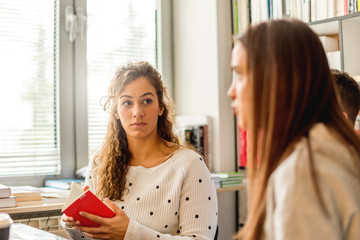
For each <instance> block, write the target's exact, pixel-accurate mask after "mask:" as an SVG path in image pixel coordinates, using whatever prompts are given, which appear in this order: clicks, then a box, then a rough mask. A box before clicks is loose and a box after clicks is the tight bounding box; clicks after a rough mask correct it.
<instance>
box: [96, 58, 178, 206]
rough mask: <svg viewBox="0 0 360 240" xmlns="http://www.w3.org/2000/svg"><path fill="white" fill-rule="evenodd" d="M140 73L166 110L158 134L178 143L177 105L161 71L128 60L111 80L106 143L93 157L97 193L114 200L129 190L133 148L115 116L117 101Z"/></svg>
mask: <svg viewBox="0 0 360 240" xmlns="http://www.w3.org/2000/svg"><path fill="white" fill-rule="evenodd" d="M139 77H145V78H147V79H148V80H149V82H150V83H151V85H152V86H154V88H155V90H156V95H157V97H158V99H159V106H160V107H163V108H164V112H163V114H162V115H161V116H159V118H158V123H157V134H158V136H159V138H160V139H161V140H162V141H164V142H165V141H169V142H173V143H176V144H179V140H178V138H177V136H176V135H175V134H174V132H173V122H174V111H175V108H174V105H173V103H172V100H171V98H170V96H169V95H168V93H167V91H166V88H165V87H164V85H163V82H162V80H161V76H160V74H159V73H158V72H157V71H156V69H155V68H153V67H152V66H151V65H150V64H149V63H147V62H135V63H128V64H127V65H125V66H122V67H120V68H119V69H118V70H117V71H116V73H115V77H114V78H113V80H112V81H111V84H110V87H109V90H108V95H107V96H106V97H105V98H106V101H105V103H104V110H106V111H108V112H109V113H110V118H109V122H108V127H107V132H106V137H105V141H104V144H103V146H102V148H101V151H100V153H99V154H98V155H96V156H95V157H94V160H93V161H94V164H95V169H94V172H95V176H96V193H97V194H98V195H99V196H100V197H101V198H104V197H107V198H109V199H111V200H121V199H122V196H123V195H124V191H125V190H126V186H125V185H126V174H127V172H128V169H129V162H130V159H131V152H130V151H129V149H128V142H127V138H126V132H125V130H124V128H123V126H122V125H121V121H120V120H119V119H117V118H116V117H115V113H116V112H117V101H118V99H119V97H120V94H121V93H122V92H123V91H124V89H125V87H126V86H127V85H128V84H129V83H130V82H132V81H134V80H136V79H138V78H139Z"/></svg>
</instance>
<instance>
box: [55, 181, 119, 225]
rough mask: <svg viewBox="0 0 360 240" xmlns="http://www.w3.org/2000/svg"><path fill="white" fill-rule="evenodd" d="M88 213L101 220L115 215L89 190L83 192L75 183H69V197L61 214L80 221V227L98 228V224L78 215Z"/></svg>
mask: <svg viewBox="0 0 360 240" xmlns="http://www.w3.org/2000/svg"><path fill="white" fill-rule="evenodd" d="M81 211H83V212H88V213H92V214H95V215H98V216H100V217H103V218H112V217H114V216H115V215H116V214H115V212H114V211H113V210H112V209H111V208H109V207H108V206H107V205H106V204H105V203H104V202H103V201H101V200H100V199H99V198H98V197H97V196H95V195H94V194H93V193H92V192H91V191H90V190H89V189H88V190H86V191H85V192H84V191H83V190H82V187H81V186H80V185H79V184H76V183H75V182H72V183H71V190H70V195H69V198H68V199H67V201H66V202H65V204H64V206H63V208H62V210H61V212H62V213H65V214H66V215H67V216H71V217H73V218H74V219H75V220H79V221H80V225H82V226H87V227H98V226H100V224H98V223H96V222H93V221H91V220H90V219H87V218H85V217H82V216H80V215H79V212H81Z"/></svg>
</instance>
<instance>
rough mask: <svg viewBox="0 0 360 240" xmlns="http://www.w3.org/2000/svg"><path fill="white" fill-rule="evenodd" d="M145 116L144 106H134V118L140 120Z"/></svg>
mask: <svg viewBox="0 0 360 240" xmlns="http://www.w3.org/2000/svg"><path fill="white" fill-rule="evenodd" d="M143 116H144V111H143V109H142V106H141V105H140V104H137V103H136V104H134V108H133V117H135V118H139V117H143Z"/></svg>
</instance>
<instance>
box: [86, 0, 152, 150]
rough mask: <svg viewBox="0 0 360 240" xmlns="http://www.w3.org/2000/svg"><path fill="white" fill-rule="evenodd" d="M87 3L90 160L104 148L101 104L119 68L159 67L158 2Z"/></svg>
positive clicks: (104, 121)
mask: <svg viewBox="0 0 360 240" xmlns="http://www.w3.org/2000/svg"><path fill="white" fill-rule="evenodd" d="M107 3H109V4H108V5H104V4H103V2H102V1H98V0H89V1H88V2H87V17H88V32H87V33H88V41H87V63H88V67H87V79H88V81H87V85H88V87H87V88H88V95H87V96H88V139H89V140H88V149H89V156H91V155H92V154H93V152H94V150H95V149H96V148H97V147H99V146H101V144H102V141H103V139H104V136H105V132H106V128H107V120H108V114H107V113H105V112H104V111H103V109H102V107H101V105H100V104H99V102H100V99H101V97H103V96H104V95H105V94H107V88H108V86H109V84H110V81H111V79H112V78H113V76H114V73H115V70H116V67H117V66H120V65H123V64H126V63H127V62H129V61H140V60H142V61H148V62H150V63H151V64H152V65H153V66H156V51H155V50H156V35H155V33H156V24H155V1H149V0H137V1H134V0H128V1H118V0H111V1H108V2H107Z"/></svg>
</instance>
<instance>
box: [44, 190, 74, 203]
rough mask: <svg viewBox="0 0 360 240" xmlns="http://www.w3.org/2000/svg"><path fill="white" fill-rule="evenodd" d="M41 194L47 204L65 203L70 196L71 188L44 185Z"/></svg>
mask: <svg viewBox="0 0 360 240" xmlns="http://www.w3.org/2000/svg"><path fill="white" fill-rule="evenodd" d="M41 189H42V193H41V196H42V197H43V202H44V203H45V204H49V203H65V202H66V200H67V199H68V197H69V194H70V190H63V189H57V188H52V187H43V188H41Z"/></svg>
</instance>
